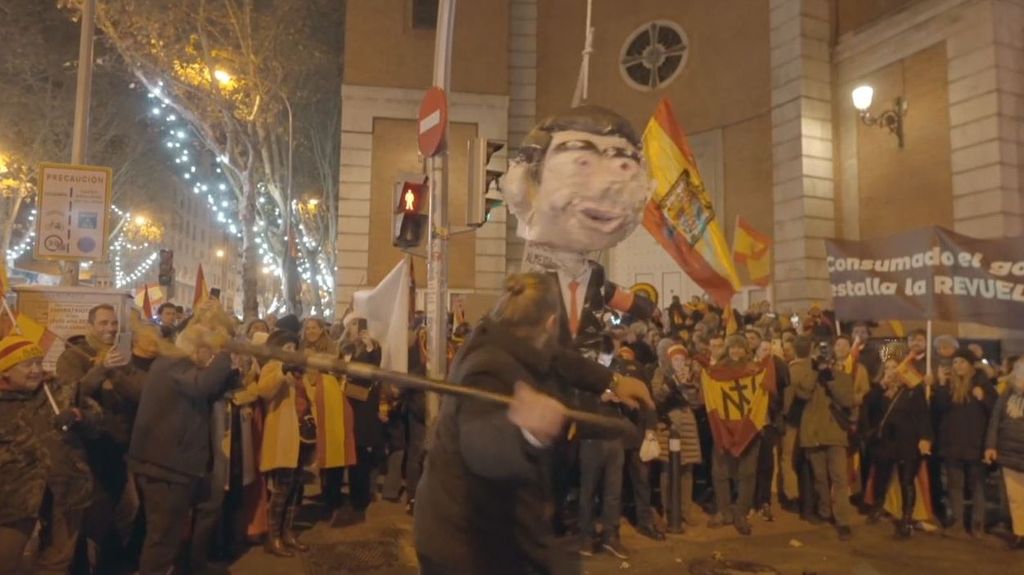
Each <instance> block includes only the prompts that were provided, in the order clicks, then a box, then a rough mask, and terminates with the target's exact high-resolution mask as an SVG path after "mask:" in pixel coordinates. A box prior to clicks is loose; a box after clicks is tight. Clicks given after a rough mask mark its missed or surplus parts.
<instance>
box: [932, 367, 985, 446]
mask: <svg viewBox="0 0 1024 575" xmlns="http://www.w3.org/2000/svg"><path fill="white" fill-rule="evenodd" d="M975 388H980V389H981V390H982V392H983V393H984V396H983V399H981V400H980V401H979V400H978V399H977V398H976V397H974V389H975ZM997 399H998V396H997V395H996V388H995V386H994V385H992V383H991V382H990V381H989V380H988V377H987V376H986V375H985V374H984V373H981V372H978V373H976V374H975V376H974V379H973V380H972V381H971V389H970V391H969V392H968V394H967V401H966V402H965V403H954V402H953V394H952V388H951V385H948V384H947V385H938V386H934V387H933V393H932V408H933V409H934V410H935V412H936V414H937V415H938V418H939V429H938V446H937V447H938V449H937V453H938V455H940V456H942V457H943V458H945V459H947V460H950V461H970V462H972V463H976V462H978V461H981V458H982V455H983V454H984V449H985V434H987V433H988V419H989V417H990V416H991V415H992V408H994V407H995V405H996V400H997Z"/></svg>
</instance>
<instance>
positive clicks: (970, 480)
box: [946, 460, 985, 528]
mask: <svg viewBox="0 0 1024 575" xmlns="http://www.w3.org/2000/svg"><path fill="white" fill-rule="evenodd" d="M965 479H966V485H965V484H964V480H965ZM946 481H947V482H948V483H949V485H948V487H949V507H950V512H951V513H952V515H953V517H952V518H951V519H952V520H953V521H956V522H959V523H960V524H961V525H963V520H964V487H969V488H970V490H971V526H972V527H974V528H981V527H983V526H984V524H985V470H984V468H983V467H982V463H981V462H980V461H955V460H954V461H949V460H947V461H946Z"/></svg>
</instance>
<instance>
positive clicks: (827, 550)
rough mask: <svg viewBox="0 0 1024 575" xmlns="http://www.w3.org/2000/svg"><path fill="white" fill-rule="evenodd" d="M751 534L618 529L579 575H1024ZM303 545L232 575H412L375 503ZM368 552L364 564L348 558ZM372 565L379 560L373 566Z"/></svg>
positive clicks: (882, 548)
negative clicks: (761, 571)
mask: <svg viewBox="0 0 1024 575" xmlns="http://www.w3.org/2000/svg"><path fill="white" fill-rule="evenodd" d="M753 524H754V535H753V536H752V537H740V536H739V535H737V534H736V532H735V531H734V530H732V529H731V528H724V529H721V530H714V531H712V530H709V529H707V528H704V527H700V528H696V529H692V530H691V531H690V532H689V533H687V534H685V535H682V536H673V537H670V538H669V540H668V541H665V542H654V541H650V540H647V539H644V538H642V537H640V536H638V535H637V534H636V533H635V532H634V531H633V530H632V529H631V528H630V527H629V526H623V528H622V532H623V541H624V543H625V544H626V546H627V547H628V548H629V549H630V550H631V551H632V552H633V553H632V556H631V558H630V560H629V561H626V562H623V561H619V560H617V559H614V558H613V557H610V556H602V555H598V556H596V557H594V558H592V559H588V560H586V561H585V562H584V564H583V566H584V573H585V575H610V574H612V573H616V574H620V575H621V574H623V573H636V574H641V573H643V574H646V573H652V574H654V573H657V574H659V575H660V574H663V573H664V574H668V573H679V574H683V573H690V566H691V564H692V563H693V562H695V561H700V560H706V559H710V558H711V557H712V556H716V557H718V556H720V557H724V558H725V559H727V560H737V561H753V562H757V563H761V564H766V565H770V566H771V567H773V568H775V569H776V570H777V571H778V572H779V573H781V574H785V575H789V574H792V575H805V574H807V575H810V574H814V575H915V574H919V573H920V574H928V575H947V574H948V575H967V574H970V575H975V574H988V573H993V574H1004V573H1005V574H1007V575H1010V574H1024V552H1009V551H1006V550H1004V544H1003V542H1002V540H1001V539H999V538H996V537H994V536H989V537H986V538H984V539H982V540H979V541H969V540H968V541H961V540H953V539H948V538H945V537H942V536H941V535H939V534H929V533H915V535H914V537H913V538H912V539H911V540H910V541H895V540H893V539H892V528H891V526H890V525H889V524H880V525H875V526H867V525H863V524H860V525H857V526H855V527H854V540H853V541H851V542H849V543H842V542H840V541H839V540H838V538H837V537H836V534H835V531H834V530H833V529H832V528H831V527H828V526H821V527H814V526H811V525H809V524H807V523H804V522H801V521H799V520H798V519H797V518H796V517H795V516H793V515H790V514H787V513H782V514H780V517H779V518H778V519H777V520H776V521H775V522H774V523H765V522H763V521H761V520H760V519H754V523H753ZM302 539H303V541H305V542H307V543H309V544H311V545H313V546H314V550H313V552H312V553H311V554H310V555H307V556H306V557H304V558H294V559H279V558H274V557H270V556H268V555H266V554H264V553H263V551H262V549H260V548H254V549H252V550H251V551H250V552H249V553H248V554H247V555H245V556H244V557H242V558H241V559H240V560H239V561H237V562H236V563H235V564H234V565H232V566H231V572H232V573H237V574H250V573H251V574H257V573H258V574H261V575H262V574H266V575H278V574H280V575H285V574H288V575H295V574H299V573H305V574H306V575H321V574H326V573H341V574H344V573H358V574H361V575H415V574H416V573H417V571H416V567H415V555H414V553H413V549H412V525H411V519H410V518H409V517H407V516H406V515H405V513H404V512H403V508H402V507H401V506H399V505H394V504H389V503H375V504H374V505H373V506H372V507H371V508H370V514H369V520H368V521H367V523H366V524H363V525H360V526H358V527H350V528H345V529H332V528H330V527H328V526H327V525H326V524H323V523H319V524H317V525H314V526H312V527H311V528H310V529H308V530H307V531H306V532H305V533H304V534H303V536H302ZM357 551H367V552H368V553H367V554H368V555H373V556H370V557H367V556H366V555H367V554H364V556H363V557H353V556H352V553H354V552H357ZM374 556H375V557H374ZM349 557H351V558H352V559H351V561H349V565H354V562H357V561H361V560H369V562H370V563H373V560H374V559H376V560H377V561H378V564H379V563H383V562H387V563H390V565H388V566H386V567H381V568H376V569H346V568H345V567H344V566H343V563H344V562H345V561H346V560H347V559H346V558H349Z"/></svg>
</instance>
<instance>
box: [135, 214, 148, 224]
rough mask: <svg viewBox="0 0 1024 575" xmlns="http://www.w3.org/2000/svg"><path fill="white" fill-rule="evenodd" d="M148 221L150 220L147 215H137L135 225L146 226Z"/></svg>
mask: <svg viewBox="0 0 1024 575" xmlns="http://www.w3.org/2000/svg"><path fill="white" fill-rule="evenodd" d="M147 221H149V220H147V219H146V216H135V225H137V226H144V225H146V222H147Z"/></svg>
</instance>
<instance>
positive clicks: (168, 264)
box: [157, 250, 174, 286]
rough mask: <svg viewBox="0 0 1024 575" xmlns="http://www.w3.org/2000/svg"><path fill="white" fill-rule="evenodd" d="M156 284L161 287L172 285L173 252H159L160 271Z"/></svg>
mask: <svg viewBox="0 0 1024 575" xmlns="http://www.w3.org/2000/svg"><path fill="white" fill-rule="evenodd" d="M157 283H159V284H160V285H162V286H169V285H172V284H174V250H160V271H159V272H158V277H157Z"/></svg>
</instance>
